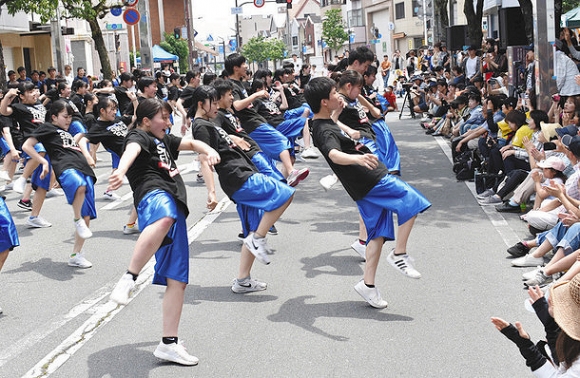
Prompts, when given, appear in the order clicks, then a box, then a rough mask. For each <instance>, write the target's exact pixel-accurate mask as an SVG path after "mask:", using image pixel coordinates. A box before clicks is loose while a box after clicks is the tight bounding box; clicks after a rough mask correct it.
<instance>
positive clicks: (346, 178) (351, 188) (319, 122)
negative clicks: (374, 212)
mask: <svg viewBox="0 0 580 378" xmlns="http://www.w3.org/2000/svg"><path fill="white" fill-rule="evenodd" d="M311 131H312V140H313V141H314V144H315V145H316V147H318V149H319V150H320V152H321V153H322V155H323V156H324V158H325V159H326V161H327V162H328V165H329V166H330V168H331V169H332V171H333V172H334V173H336V176H338V179H339V180H340V182H341V183H342V185H343V186H344V189H345V190H346V192H347V193H348V195H349V196H350V197H351V198H352V199H353V200H355V201H358V200H360V199H362V198H364V197H365V196H366V195H367V193H368V192H369V191H370V190H371V189H372V188H374V187H375V185H377V183H378V182H379V181H380V180H381V179H382V178H383V177H384V176H385V175H386V174H388V173H389V171H388V170H387V168H386V167H385V165H384V164H383V163H381V162H380V161H379V166H378V167H377V168H375V169H368V168H366V167H363V166H361V165H355V164H352V165H338V164H335V163H333V162H332V160H330V158H329V157H328V154H329V152H330V151H331V150H334V149H336V150H338V151H341V152H344V153H346V154H349V155H364V154H365V153H371V152H370V150H369V149H368V148H367V147H365V146H364V145H362V144H360V143H356V142H355V141H353V140H352V139H351V138H349V137H348V135H346V134H345V133H344V132H343V131H342V130H341V129H340V128H339V127H338V125H337V124H336V123H334V122H333V121H332V120H330V119H316V120H314V121H313V122H312V123H311Z"/></svg>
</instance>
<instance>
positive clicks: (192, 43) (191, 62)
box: [183, 0, 237, 70]
mask: <svg viewBox="0 0 580 378" xmlns="http://www.w3.org/2000/svg"><path fill="white" fill-rule="evenodd" d="M190 1H193V0H183V4H184V5H183V6H184V10H185V24H186V27H187V48H188V50H189V54H187V59H188V64H189V69H190V70H193V67H195V61H194V54H195V36H194V35H193V34H194V31H193V26H192V25H191V9H190V8H189V2H190ZM236 1H237V0H236Z"/></svg>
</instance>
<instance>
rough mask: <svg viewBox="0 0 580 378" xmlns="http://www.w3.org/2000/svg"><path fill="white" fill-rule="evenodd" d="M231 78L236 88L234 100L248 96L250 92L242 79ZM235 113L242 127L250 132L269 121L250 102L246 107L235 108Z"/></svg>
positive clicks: (233, 92)
mask: <svg viewBox="0 0 580 378" xmlns="http://www.w3.org/2000/svg"><path fill="white" fill-rule="evenodd" d="M229 80H230V81H231V82H232V83H233V84H234V90H233V91H232V94H233V95H234V102H235V101H240V100H243V99H245V98H248V92H247V91H246V89H245V88H244V86H243V84H242V83H241V82H240V81H238V80H234V79H229ZM234 113H235V114H236V116H237V117H238V118H239V119H240V122H241V123H242V127H243V128H244V130H246V132H247V133H248V134H250V133H252V132H253V131H254V130H256V129H257V128H258V126H260V125H263V124H265V123H268V121H266V119H265V118H264V117H262V116H261V115H259V114H258V112H256V109H254V104H252V103H250V104H249V105H248V106H247V107H246V108H244V109H241V110H235V109H234Z"/></svg>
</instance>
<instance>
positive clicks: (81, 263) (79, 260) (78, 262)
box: [68, 252, 93, 269]
mask: <svg viewBox="0 0 580 378" xmlns="http://www.w3.org/2000/svg"><path fill="white" fill-rule="evenodd" d="M68 266H73V267H75V268H82V269H87V268H90V267H92V266H93V264H92V263H91V262H90V261H89V260H87V259H85V256H83V253H82V252H78V253H76V254H75V255H74V256H73V257H71V258H70V259H69V260H68Z"/></svg>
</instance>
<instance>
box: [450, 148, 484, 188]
mask: <svg viewBox="0 0 580 378" xmlns="http://www.w3.org/2000/svg"><path fill="white" fill-rule="evenodd" d="M480 166H481V158H480V157H479V154H477V153H476V152H475V151H471V150H467V151H463V152H462V153H461V154H459V155H457V156H456V157H455V162H454V163H453V172H455V178H456V179H457V180H459V181H465V180H473V177H474V174H475V170H476V169H478V168H479V167H480Z"/></svg>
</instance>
